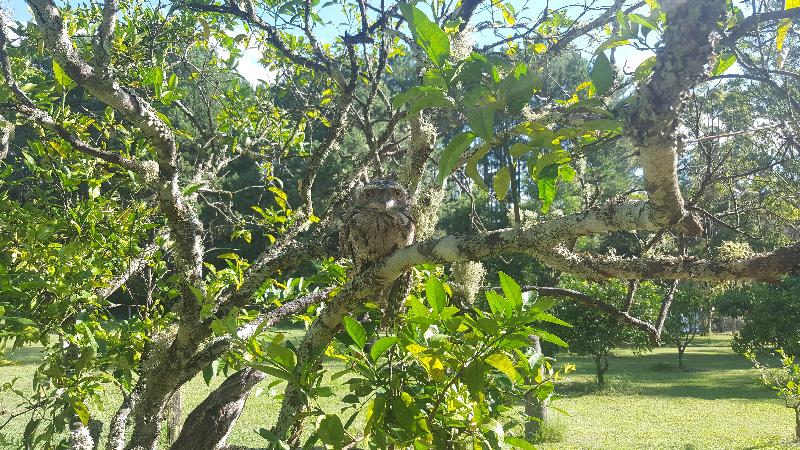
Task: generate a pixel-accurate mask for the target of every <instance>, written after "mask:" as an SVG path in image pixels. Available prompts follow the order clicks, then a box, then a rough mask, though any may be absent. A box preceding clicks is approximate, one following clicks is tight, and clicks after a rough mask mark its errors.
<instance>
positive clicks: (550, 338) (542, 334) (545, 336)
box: [532, 329, 569, 347]
mask: <svg viewBox="0 0 800 450" xmlns="http://www.w3.org/2000/svg"><path fill="white" fill-rule="evenodd" d="M532 332H533V334H535V335H537V336H539V338H541V339H542V340H544V341H547V342H552V343H553V344H556V345H559V346H561V347H569V344H567V343H566V342H564V341H563V340H562V339H561V338H560V337H558V336H556V335H555V334H552V333H548V332H547V331H544V330H537V329H534V330H532Z"/></svg>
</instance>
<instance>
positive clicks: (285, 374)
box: [253, 364, 292, 381]
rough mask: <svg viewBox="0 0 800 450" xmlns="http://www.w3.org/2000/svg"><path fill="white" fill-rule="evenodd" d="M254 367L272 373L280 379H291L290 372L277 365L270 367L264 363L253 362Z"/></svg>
mask: <svg viewBox="0 0 800 450" xmlns="http://www.w3.org/2000/svg"><path fill="white" fill-rule="evenodd" d="M253 368H254V369H258V370H260V371H262V372H264V373H266V374H269V375H272V376H273V377H275V378H279V379H281V380H286V381H291V380H292V374H291V373H290V372H289V371H287V370H286V369H282V368H279V367H272V366H268V365H266V364H254V365H253Z"/></svg>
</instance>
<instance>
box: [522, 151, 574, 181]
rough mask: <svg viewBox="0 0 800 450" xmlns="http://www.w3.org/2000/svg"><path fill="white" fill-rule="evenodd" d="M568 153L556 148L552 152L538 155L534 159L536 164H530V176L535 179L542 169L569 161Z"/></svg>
mask: <svg viewBox="0 0 800 450" xmlns="http://www.w3.org/2000/svg"><path fill="white" fill-rule="evenodd" d="M570 159H571V158H570V156H569V153H567V152H565V151H564V150H557V151H555V152H552V153H548V154H546V155H542V156H540V157H539V158H538V159H537V160H536V164H534V165H533V166H532V172H531V177H532V178H533V179H534V180H536V179H538V178H539V177H540V176H541V172H542V170H544V169H545V168H546V167H548V166H552V165H554V164H556V165H560V164H564V163H567V162H569V161H570Z"/></svg>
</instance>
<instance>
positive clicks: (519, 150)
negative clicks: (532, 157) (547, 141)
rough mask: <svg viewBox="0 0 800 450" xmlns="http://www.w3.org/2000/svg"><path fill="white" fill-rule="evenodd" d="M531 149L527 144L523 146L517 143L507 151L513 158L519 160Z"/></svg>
mask: <svg viewBox="0 0 800 450" xmlns="http://www.w3.org/2000/svg"><path fill="white" fill-rule="evenodd" d="M532 149H533V148H532V147H531V146H530V145H528V144H523V143H521V142H517V143H516V144H512V145H511V148H510V149H509V150H508V152H509V153H510V154H511V156H513V157H514V158H520V157H522V156H523V155H525V154H526V153H528V152H529V151H531V150H532Z"/></svg>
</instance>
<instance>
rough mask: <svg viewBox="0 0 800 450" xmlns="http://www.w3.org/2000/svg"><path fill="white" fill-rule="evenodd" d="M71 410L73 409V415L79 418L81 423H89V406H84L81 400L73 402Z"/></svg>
mask: <svg viewBox="0 0 800 450" xmlns="http://www.w3.org/2000/svg"><path fill="white" fill-rule="evenodd" d="M72 410H73V411H75V415H76V416H78V419H80V421H81V423H82V424H84V425H88V424H89V418H90V417H91V416H90V414H89V408H87V407H86V404H84V403H83V402H75V403H73V404H72Z"/></svg>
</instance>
